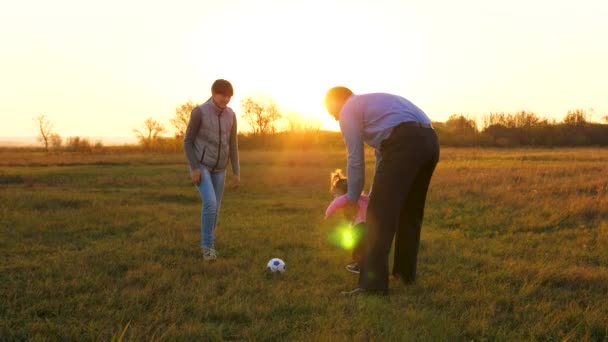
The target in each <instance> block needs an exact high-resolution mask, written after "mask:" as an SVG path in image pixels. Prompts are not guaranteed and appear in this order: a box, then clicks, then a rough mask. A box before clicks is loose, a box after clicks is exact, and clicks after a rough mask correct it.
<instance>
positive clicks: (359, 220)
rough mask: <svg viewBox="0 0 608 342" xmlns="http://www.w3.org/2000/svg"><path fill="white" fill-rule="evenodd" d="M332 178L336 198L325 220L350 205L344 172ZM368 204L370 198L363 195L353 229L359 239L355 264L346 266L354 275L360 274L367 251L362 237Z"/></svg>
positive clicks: (354, 249) (331, 185) (355, 251)
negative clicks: (360, 267) (364, 254)
mask: <svg viewBox="0 0 608 342" xmlns="http://www.w3.org/2000/svg"><path fill="white" fill-rule="evenodd" d="M330 177H331V178H330V191H331V194H332V195H334V197H335V198H334V200H333V201H332V202H331V203H330V204H329V207H327V210H326V211H325V218H328V217H330V216H331V215H333V214H334V213H335V212H336V211H337V210H338V209H343V208H344V207H346V205H347V204H348V197H347V195H346V193H347V192H348V182H347V180H346V177H345V176H344V174H343V173H342V170H340V169H338V170H336V171H334V172H332V173H331V176H330ZM368 204H369V197H368V196H367V195H361V196H360V197H359V201H358V202H357V205H358V207H359V211H358V212H357V216H356V217H355V220H354V221H353V222H352V224H353V227H352V229H354V230H355V231H356V232H357V233H358V234H356V235H357V236H358V237H359V240H358V241H357V242H356V244H355V247H354V248H353V252H352V258H353V262H352V263H350V264H348V265H347V266H346V270H347V271H349V272H352V273H359V264H360V263H361V261H362V259H363V252H364V250H365V246H364V244H363V238H362V237H363V234H364V233H365V230H366V229H365V221H366V220H365V216H366V213H367V205H368Z"/></svg>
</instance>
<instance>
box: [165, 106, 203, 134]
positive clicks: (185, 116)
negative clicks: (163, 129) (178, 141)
mask: <svg viewBox="0 0 608 342" xmlns="http://www.w3.org/2000/svg"><path fill="white" fill-rule="evenodd" d="M197 106H198V104H197V103H194V102H192V100H188V102H186V103H184V104H182V105H181V106H179V107H176V108H175V115H174V116H173V117H172V118H171V119H169V121H170V122H171V125H173V128H175V136H176V137H178V138H182V137H183V136H184V135H185V134H186V128H187V127H188V121H189V120H190V114H191V113H192V111H193V110H194V108H196V107H197Z"/></svg>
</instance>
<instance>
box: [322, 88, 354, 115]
mask: <svg viewBox="0 0 608 342" xmlns="http://www.w3.org/2000/svg"><path fill="white" fill-rule="evenodd" d="M351 95H353V92H352V91H351V90H350V89H348V88H346V87H333V88H331V89H329V90H328V91H327V94H325V108H327V111H328V112H329V114H331V116H333V117H334V118H335V119H336V120H339V119H340V111H341V110H342V107H343V106H344V103H346V100H348V98H349V97H351Z"/></svg>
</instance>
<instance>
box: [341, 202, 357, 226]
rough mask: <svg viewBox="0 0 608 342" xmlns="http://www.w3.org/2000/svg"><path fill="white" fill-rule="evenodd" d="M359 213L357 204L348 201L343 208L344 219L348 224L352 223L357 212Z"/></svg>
mask: <svg viewBox="0 0 608 342" xmlns="http://www.w3.org/2000/svg"><path fill="white" fill-rule="evenodd" d="M358 211H359V206H358V205H357V202H351V201H348V203H346V207H344V218H345V219H347V220H348V221H350V222H353V221H354V220H355V218H356V217H357V212H358Z"/></svg>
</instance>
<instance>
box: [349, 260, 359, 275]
mask: <svg viewBox="0 0 608 342" xmlns="http://www.w3.org/2000/svg"><path fill="white" fill-rule="evenodd" d="M346 270H347V271H348V272H350V273H354V274H359V265H358V264H357V263H356V262H353V263H352V264H348V265H346Z"/></svg>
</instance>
